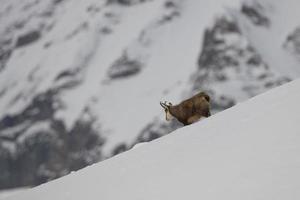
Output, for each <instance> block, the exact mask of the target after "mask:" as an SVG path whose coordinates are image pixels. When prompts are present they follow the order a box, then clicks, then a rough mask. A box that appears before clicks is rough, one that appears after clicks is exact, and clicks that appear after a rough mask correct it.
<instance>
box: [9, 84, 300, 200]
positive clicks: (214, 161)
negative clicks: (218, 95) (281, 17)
mask: <svg viewBox="0 0 300 200" xmlns="http://www.w3.org/2000/svg"><path fill="white" fill-rule="evenodd" d="M299 90H300V80H296V81H293V82H291V83H288V84H285V85H284V86H281V87H278V88H276V89H274V90H272V91H269V92H266V93H264V94H262V95H259V96H257V97H254V98H252V99H250V100H248V101H246V102H244V103H241V104H239V105H237V106H234V107H233V108H230V109H228V110H226V111H224V112H221V113H219V114H216V115H214V116H212V117H210V118H208V119H205V120H203V121H200V122H198V123H196V124H193V125H190V126H187V127H184V128H181V129H178V130H177V131H175V132H173V133H172V134H169V135H168V136H165V137H162V138H160V139H157V140H154V141H152V142H149V143H148V144H143V145H142V146H139V147H138V148H134V149H132V150H130V151H128V152H126V153H123V154H120V155H118V156H115V157H113V158H111V159H108V160H106V161H103V162H101V163H99V164H94V165H92V166H90V167H86V168H85V169H82V170H80V171H78V172H76V173H72V174H70V175H68V176H65V177H63V178H60V179H57V180H55V181H52V182H49V183H47V184H44V185H41V186H38V187H36V188H33V189H30V190H28V191H26V192H24V193H21V194H17V195H15V196H11V197H9V198H6V199H7V200H20V199H22V200H35V199H41V198H42V199H45V200H48V199H49V200H52V199H57V200H59V199H61V200H67V199H70V200H71V199H72V200H77V199H78V200H79V199H99V198H100V199H106V200H110V199H111V200H115V199H132V200H141V199H143V200H147V199H149V200H153V199H158V200H159V199H173V200H177V199H178V200H182V199H190V200H192V199H195V200H196V199H232V200H235V199H236V200H240V199H249V200H253V199H257V200H258V199H263V200H276V199H278V200H282V199H288V200H293V199H294V200H296V199H299V198H300V190H299V187H300V173H299V169H300V157H299V153H300V145H299V144H300V135H299V130H300V124H299V119H300V118H299V113H300V107H299V106H298V104H299V101H300V93H299Z"/></svg>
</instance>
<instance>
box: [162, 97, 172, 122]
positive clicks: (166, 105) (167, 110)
mask: <svg viewBox="0 0 300 200" xmlns="http://www.w3.org/2000/svg"><path fill="white" fill-rule="evenodd" d="M160 105H161V107H163V109H164V110H165V113H166V120H167V121H170V120H171V119H172V118H173V116H172V114H171V113H170V108H171V106H172V104H171V103H170V102H168V103H167V102H166V101H165V102H164V103H163V102H160Z"/></svg>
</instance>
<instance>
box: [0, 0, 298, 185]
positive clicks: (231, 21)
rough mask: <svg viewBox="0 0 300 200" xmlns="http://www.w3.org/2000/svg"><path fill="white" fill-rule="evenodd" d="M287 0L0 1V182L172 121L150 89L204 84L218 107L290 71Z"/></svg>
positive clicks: (25, 181) (292, 31) (48, 170)
mask: <svg viewBox="0 0 300 200" xmlns="http://www.w3.org/2000/svg"><path fill="white" fill-rule="evenodd" d="M289 5H291V8H289ZM298 7H299V2H298V1H296V0H289V1H285V2H282V3H280V2H273V1H271V0H264V1H255V0H248V1H243V3H241V4H240V0H236V1H232V0H222V1H219V0H215V1H210V3H208V2H207V1H200V0H199V1H194V0H185V1H180V0H164V1H160V0H132V1H131V0H124V1H123V0H122V1H121V0H107V1H105V0H102V1H99V0H86V1H76V2H75V1H71V0H63V1H62V0H43V1H41V0H40V1H39V0H24V1H22V2H20V1H15V0H11V1H2V2H1V7H0V113H1V115H0V171H1V176H0V188H8V187H16V186H26V185H36V184H40V183H42V182H45V181H47V180H50V179H53V178H57V177H59V176H62V175H64V174H67V173H69V172H70V171H73V170H77V169H79V168H82V167H84V166H86V165H88V164H91V163H94V162H96V161H100V160H103V159H105V158H108V157H110V156H112V155H115V154H117V153H120V152H122V151H125V150H127V149H129V148H131V147H132V146H133V145H134V144H135V143H137V142H145V141H149V140H152V139H155V138H157V137H160V136H163V135H165V134H168V133H170V132H171V131H173V130H175V129H177V128H178V127H181V125H180V124H178V123H177V122H176V121H172V122H170V123H169V122H165V121H164V112H163V111H162V109H161V108H160V106H159V101H160V100H168V101H171V102H173V103H179V102H180V101H181V100H182V99H184V98H187V97H189V96H191V95H192V94H194V93H196V92H198V91H199V90H205V91H207V92H208V93H209V94H210V95H211V97H212V99H213V101H212V109H213V112H218V111H221V110H224V109H226V108H228V107H230V106H232V105H234V104H236V103H238V102H240V101H243V100H245V99H247V98H249V97H252V96H254V95H256V94H259V93H261V92H263V91H266V90H268V89H270V88H272V87H276V86H278V85H280V84H282V83H285V82H287V81H289V80H292V79H295V78H296V77H298V76H299V75H300V68H299V65H300V60H299V55H300V54H299V52H300V51H299V49H300V48H299V37H298V36H299V33H298V32H299V25H300V24H299V23H298V22H296V21H297V20H294V19H297V17H299V12H298V10H297V8H298ZM224 8H226V9H224ZM286 20H289V22H288V23H286Z"/></svg>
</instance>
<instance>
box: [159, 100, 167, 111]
mask: <svg viewBox="0 0 300 200" xmlns="http://www.w3.org/2000/svg"><path fill="white" fill-rule="evenodd" d="M159 104H160V105H161V107H163V108H164V109H166V108H167V105H166V103H163V102H161V101H160V102H159Z"/></svg>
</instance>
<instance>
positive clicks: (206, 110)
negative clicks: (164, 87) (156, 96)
mask: <svg viewBox="0 0 300 200" xmlns="http://www.w3.org/2000/svg"><path fill="white" fill-rule="evenodd" d="M209 101H210V97H209V96H208V95H207V94H206V93H205V92H200V93H198V94H196V95H195V96H193V97H191V98H189V99H186V100H184V101H182V102H181V103H180V104H178V105H174V106H173V105H172V103H167V102H166V101H165V102H164V103H162V102H160V105H161V106H162V107H163V108H164V110H165V112H166V120H167V121H169V120H171V119H172V118H173V117H174V118H176V119H177V120H178V121H179V122H181V123H182V124H183V125H184V126H186V125H190V124H192V123H194V122H196V121H198V120H200V119H201V118H202V117H209V116H210V104H209Z"/></svg>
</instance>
